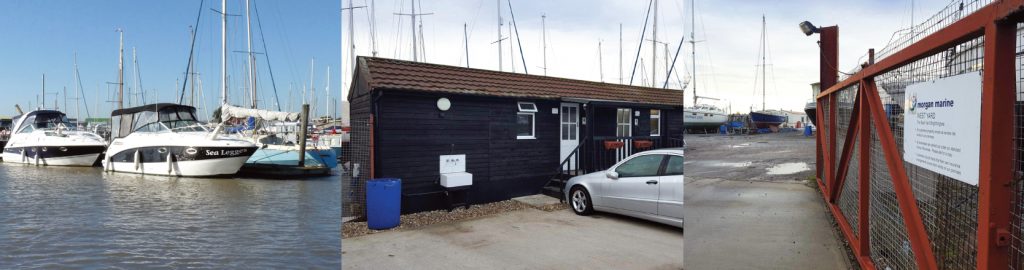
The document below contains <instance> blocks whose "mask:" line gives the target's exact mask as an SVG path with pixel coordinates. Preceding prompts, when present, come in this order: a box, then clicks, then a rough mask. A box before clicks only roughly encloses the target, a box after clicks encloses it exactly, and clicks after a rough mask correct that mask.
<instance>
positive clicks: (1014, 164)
mask: <svg viewBox="0 0 1024 270" xmlns="http://www.w3.org/2000/svg"><path fill="white" fill-rule="evenodd" d="M1022 9H1024V0H1004V1H953V3H952V4H950V5H949V6H947V7H946V9H944V10H943V11H942V12H940V13H939V14H937V15H935V16H933V17H932V18H931V19H929V20H928V21H926V22H924V23H922V24H921V25H920V26H921V27H915V28H914V29H912V30H911V31H910V32H909V34H907V35H903V36H902V37H900V38H897V39H896V40H895V41H894V42H892V43H890V45H888V46H887V47H886V48H884V49H882V50H880V51H879V57H878V58H879V59H880V60H879V61H878V62H877V63H876V62H875V61H874V59H875V55H874V51H870V52H869V53H868V57H867V58H868V61H867V62H866V63H865V64H863V65H862V66H861V68H859V70H858V71H857V72H856V73H853V74H849V75H848V76H846V77H845V78H843V80H842V81H841V82H838V83H837V82H836V81H837V79H836V78H837V77H838V76H837V75H838V73H837V71H836V70H835V67H836V64H837V62H838V58H837V57H836V55H837V47H838V29H837V28H836V27H824V28H822V29H821V39H822V41H821V47H822V64H821V66H822V78H821V83H822V89H826V90H824V91H822V93H821V94H820V95H818V97H817V102H818V104H819V105H818V110H817V114H818V117H817V119H819V120H818V121H819V129H818V131H819V132H818V135H817V142H818V149H817V151H818V161H819V165H818V166H817V167H818V174H817V175H818V179H817V180H818V185H819V187H820V189H821V191H822V194H823V196H824V197H825V201H826V204H827V205H828V208H829V209H830V210H831V212H832V214H833V215H834V216H835V218H836V221H837V223H839V227H840V230H841V231H842V235H843V236H844V237H845V238H846V239H847V240H848V242H849V243H850V246H851V248H852V249H853V251H854V255H855V256H856V260H857V261H858V262H859V263H860V265H861V266H862V268H865V269H876V268H881V269H886V268H892V269H915V268H917V269H939V268H942V269H971V268H976V269H1022V268H1024V241H1022V239H1024V236H1022V235H1024V226H1022V223H1024V222H1022V220H1024V215H1022V213H1020V212H1021V211H1022V210H1024V207H1022V205H1024V201H1022V197H1021V195H1022V193H1024V188H1022V187H1021V186H1020V185H1019V184H1017V182H1018V181H1017V179H1018V178H1019V177H1021V172H1020V171H1021V170H1022V166H1021V164H1024V162H1022V161H1021V159H1022V157H1021V155H1020V154H1021V153H1024V149H1022V147H1021V146H1020V145H1021V144H1022V140H1020V139H1019V137H1020V136H1021V135H1022V134H1021V132H1019V131H1020V130H1021V129H1022V128H1024V127H1020V126H1018V124H1020V123H1021V121H1020V119H1024V116H1022V115H1020V114H1021V112H1024V109H1022V108H1024V106H1022V105H1020V104H1022V103H1021V102H1020V101H1019V100H1024V94H1021V89H1020V85H1019V84H1018V83H1019V82H1020V76H1021V72H1020V69H1019V67H1020V64H1021V63H1020V62H1021V59H1022V58H1021V56H1020V55H1021V54H1024V53H1018V52H1017V51H1018V50H1020V49H1021V48H1024V47H1022V46H1024V44H1022V43H1024V42H1022V40H1024V38H1022V35H1021V34H1020V33H1022V32H1021V31H1019V30H1018V29H1022V25H1024V24H1020V22H1021V21H1022V20H1021V18H1022V17H1021V15H1022V14H1024V13H1022V12H1021V11H1022ZM979 71H980V72H981V73H982V84H983V85H982V93H981V96H982V100H981V102H982V106H981V108H982V111H981V119H980V121H981V140H980V141H981V145H980V153H981V155H980V157H979V160H980V168H979V171H980V173H979V174H980V175H979V183H978V185H977V186H973V185H969V184H965V183H963V182H960V181H957V180H955V179H952V178H948V177H945V176H942V175H940V174H938V173H935V172H932V171H929V170H927V169H925V168H922V167H918V166H916V165H913V164H910V163H905V162H904V161H903V159H902V153H903V145H902V137H903V109H902V107H901V104H902V103H903V97H904V96H903V91H904V89H905V88H906V86H907V85H911V84H915V83H920V82H925V81H930V80H934V79H938V78H943V77H949V76H953V75H958V74H963V73H968V72H979ZM1015 127H1016V129H1015ZM1015 131H1016V132H1015Z"/></svg>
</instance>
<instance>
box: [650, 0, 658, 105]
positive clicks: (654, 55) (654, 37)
mask: <svg viewBox="0 0 1024 270" xmlns="http://www.w3.org/2000/svg"><path fill="white" fill-rule="evenodd" d="M656 59H658V0H654V22H653V23H652V28H651V87H654V84H656V83H657V82H656V81H657V78H658V77H657V73H658V72H657V71H658V69H657V68H658V65H657V62H658V61H657V60H656Z"/></svg>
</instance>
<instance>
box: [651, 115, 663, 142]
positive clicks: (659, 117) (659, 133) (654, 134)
mask: <svg viewBox="0 0 1024 270" xmlns="http://www.w3.org/2000/svg"><path fill="white" fill-rule="evenodd" d="M651 112H658V114H653V113H652V114H651V122H654V119H658V133H654V131H653V130H652V131H651V136H661V110H658V109H651Z"/></svg>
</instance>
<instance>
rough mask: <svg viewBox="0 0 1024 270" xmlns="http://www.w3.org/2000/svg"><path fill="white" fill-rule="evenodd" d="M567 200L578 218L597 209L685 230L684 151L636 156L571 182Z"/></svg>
mask: <svg viewBox="0 0 1024 270" xmlns="http://www.w3.org/2000/svg"><path fill="white" fill-rule="evenodd" d="M565 187H566V189H565V190H566V191H565V195H564V196H565V198H566V201H568V202H569V204H570V206H571V208H572V211H573V212H575V213H576V214H577V215H590V214H592V213H593V212H594V211H595V210H596V211H602V212H609V213H616V214H621V215H627V216H632V217H637V218H642V219H647V220H651V221H654V222H658V223H664V224H668V225H672V226H676V227H680V228H682V227H683V150H682V149H661V150H651V151H645V152H640V153H636V154H634V155H632V156H629V157H627V158H625V159H623V160H622V161H619V163H617V164H615V165H614V166H612V167H611V168H609V169H608V170H605V171H599V172H594V173H590V174H585V175H581V176H576V177H573V178H572V179H569V182H566V184H565Z"/></svg>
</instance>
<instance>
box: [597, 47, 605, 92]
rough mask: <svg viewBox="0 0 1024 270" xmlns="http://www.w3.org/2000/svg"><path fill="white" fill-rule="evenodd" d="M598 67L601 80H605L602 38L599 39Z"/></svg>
mask: <svg viewBox="0 0 1024 270" xmlns="http://www.w3.org/2000/svg"><path fill="white" fill-rule="evenodd" d="M597 69H598V73H600V75H601V76H600V78H601V82H604V60H603V57H601V40H600V39H598V40H597Z"/></svg>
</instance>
